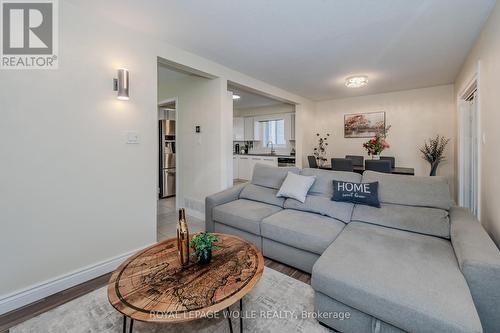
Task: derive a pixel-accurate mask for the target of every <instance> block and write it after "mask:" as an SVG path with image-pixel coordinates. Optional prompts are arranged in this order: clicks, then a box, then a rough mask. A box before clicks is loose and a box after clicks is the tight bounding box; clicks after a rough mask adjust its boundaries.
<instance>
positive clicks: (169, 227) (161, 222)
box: [0, 198, 311, 333]
mask: <svg viewBox="0 0 500 333" xmlns="http://www.w3.org/2000/svg"><path fill="white" fill-rule="evenodd" d="M187 220H188V225H189V228H190V229H189V230H190V231H191V232H198V231H203V230H205V224H204V222H203V221H201V220H199V219H196V218H195V217H191V216H188V217H187ZM176 225H177V211H176V209H175V199H174V198H169V199H162V200H159V201H158V230H157V240H158V241H161V240H164V239H166V238H173V237H175V234H176V233H175V231H176ZM264 265H265V266H266V267H269V268H271V269H274V270H275V271H278V272H280V273H283V274H285V275H288V276H290V277H292V278H294V279H296V280H299V281H302V282H304V283H307V284H310V283H311V275H310V274H308V273H305V272H302V271H300V270H298V269H295V268H293V267H290V266H287V265H285V264H282V263H279V262H277V261H274V260H272V259H269V258H265V260H264ZM110 277H111V273H109V274H106V275H103V276H100V277H98V278H95V279H93V280H90V281H87V282H85V283H82V284H80V285H77V286H75V287H73V288H70V289H67V290H64V291H61V292H59V293H57V294H54V295H51V296H49V297H46V298H44V299H42V300H40V301H38V302H35V303H32V304H29V305H27V306H25V307H22V308H20V309H17V310H14V311H12V312H9V313H6V314H4V315H1V316H0V333H5V332H8V329H9V328H10V327H12V326H15V325H17V324H19V323H22V322H23V321H26V320H28V319H30V318H33V317H36V316H38V315H39V314H42V313H44V312H46V311H49V310H51V309H54V308H56V307H58V306H60V305H62V304H64V303H66V302H69V301H71V300H73V299H75V298H78V297H80V296H83V295H85V294H87V293H90V292H92V291H94V290H96V289H99V288H101V287H104V286H105V285H106V284H107V283H108V280H109V278H110Z"/></svg>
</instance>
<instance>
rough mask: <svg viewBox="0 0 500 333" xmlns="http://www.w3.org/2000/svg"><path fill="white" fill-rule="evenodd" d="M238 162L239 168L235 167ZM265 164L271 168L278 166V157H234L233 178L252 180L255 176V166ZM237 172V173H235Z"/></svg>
mask: <svg viewBox="0 0 500 333" xmlns="http://www.w3.org/2000/svg"><path fill="white" fill-rule="evenodd" d="M235 160H236V161H237V162H236V164H237V167H236V166H235V165H234V164H235ZM257 163H260V164H265V165H269V166H276V167H277V166H278V157H277V156H257V155H239V156H233V177H234V179H242V180H250V179H252V175H253V168H254V167H255V164H257ZM234 170H237V173H235V172H234Z"/></svg>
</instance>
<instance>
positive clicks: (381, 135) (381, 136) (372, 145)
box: [363, 125, 391, 160]
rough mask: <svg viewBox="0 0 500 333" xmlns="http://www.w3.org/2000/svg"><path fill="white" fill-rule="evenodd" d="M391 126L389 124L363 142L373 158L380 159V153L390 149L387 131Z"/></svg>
mask: <svg viewBox="0 0 500 333" xmlns="http://www.w3.org/2000/svg"><path fill="white" fill-rule="evenodd" d="M390 128H391V126H390V125H389V126H387V127H386V128H384V129H383V130H382V131H379V132H377V134H375V136H374V137H373V138H371V139H370V140H368V141H367V142H365V143H363V148H365V149H366V151H367V153H368V156H370V157H371V158H372V159H373V160H378V159H380V154H381V153H382V152H383V151H384V150H385V149H389V148H390V145H389V143H388V142H387V140H386V136H387V132H388V131H389V129H390Z"/></svg>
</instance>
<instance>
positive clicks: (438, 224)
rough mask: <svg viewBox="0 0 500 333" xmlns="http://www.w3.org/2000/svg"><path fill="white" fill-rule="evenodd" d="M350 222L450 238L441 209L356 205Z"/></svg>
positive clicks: (446, 219) (444, 215) (446, 220)
mask: <svg viewBox="0 0 500 333" xmlns="http://www.w3.org/2000/svg"><path fill="white" fill-rule="evenodd" d="M352 221H358V222H366V223H371V224H377V225H382V226H386V227H390V228H395V229H401V230H407V231H412V232H418V233H421V234H426V235H431V236H437V237H443V238H448V239H449V238H450V221H449V218H448V211H446V210H443V209H436V208H427V207H413V206H402V205H393V204H381V206H380V208H374V207H369V206H362V205H356V206H355V207H354V211H353V213H352Z"/></svg>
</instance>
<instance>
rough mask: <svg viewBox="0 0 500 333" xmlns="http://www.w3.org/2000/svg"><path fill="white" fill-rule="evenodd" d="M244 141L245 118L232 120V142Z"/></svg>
mask: <svg viewBox="0 0 500 333" xmlns="http://www.w3.org/2000/svg"><path fill="white" fill-rule="evenodd" d="M244 140H245V118H243V117H234V118H233V141H244Z"/></svg>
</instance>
